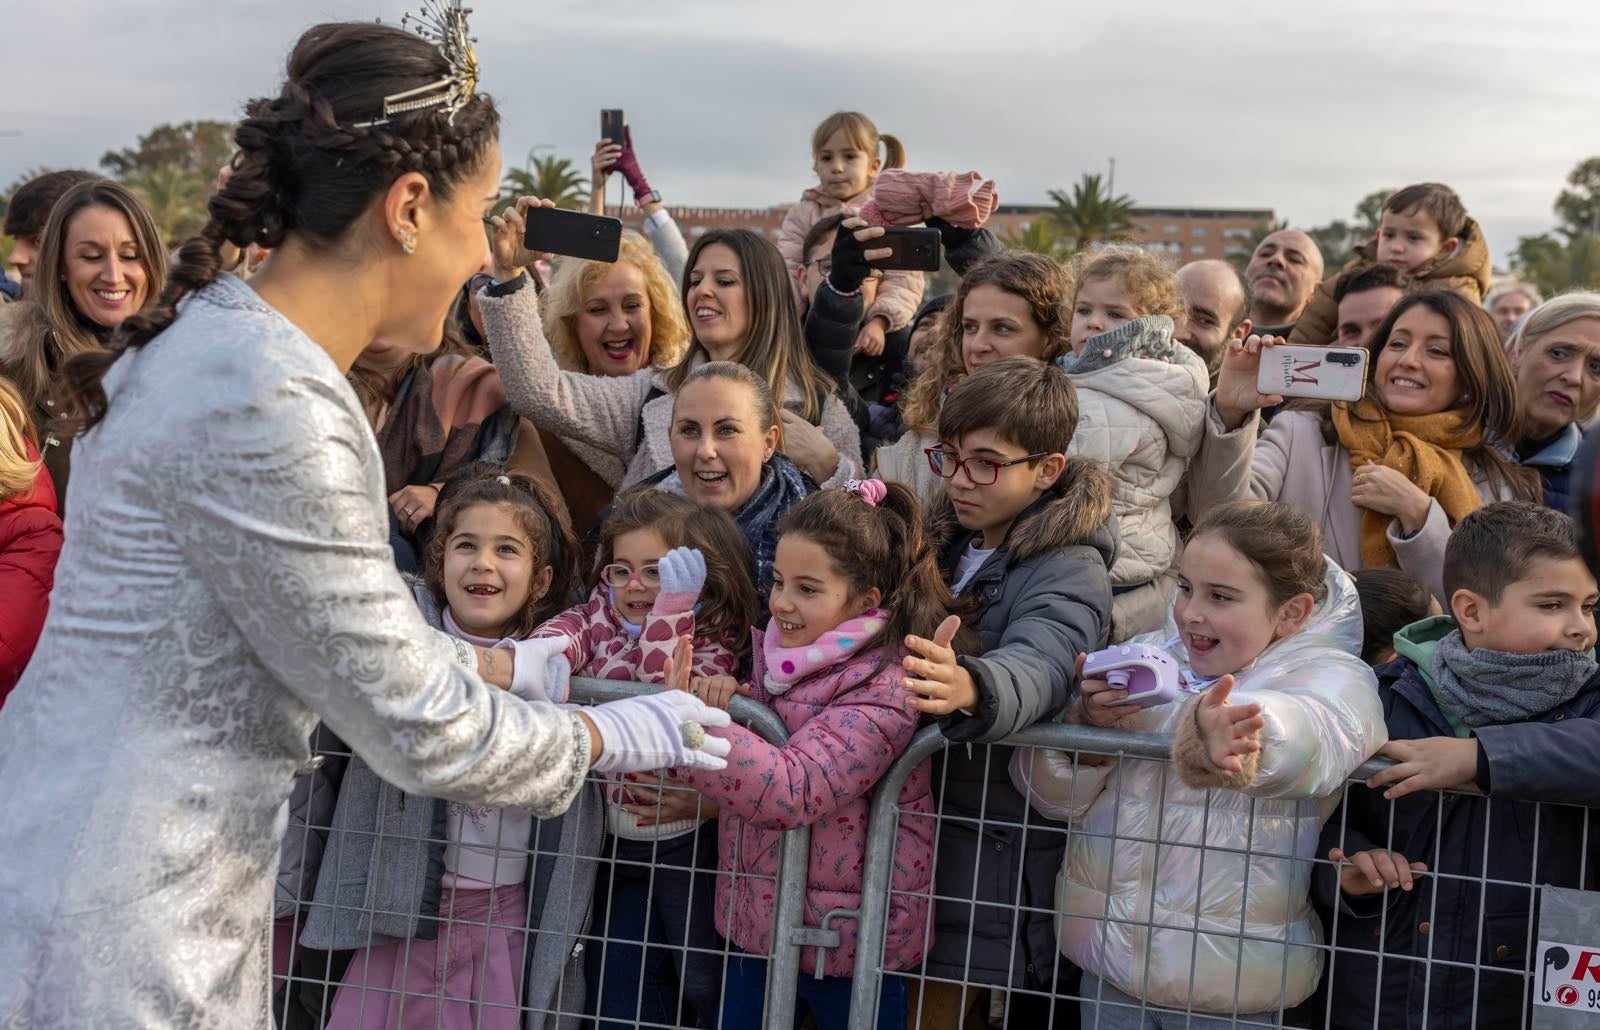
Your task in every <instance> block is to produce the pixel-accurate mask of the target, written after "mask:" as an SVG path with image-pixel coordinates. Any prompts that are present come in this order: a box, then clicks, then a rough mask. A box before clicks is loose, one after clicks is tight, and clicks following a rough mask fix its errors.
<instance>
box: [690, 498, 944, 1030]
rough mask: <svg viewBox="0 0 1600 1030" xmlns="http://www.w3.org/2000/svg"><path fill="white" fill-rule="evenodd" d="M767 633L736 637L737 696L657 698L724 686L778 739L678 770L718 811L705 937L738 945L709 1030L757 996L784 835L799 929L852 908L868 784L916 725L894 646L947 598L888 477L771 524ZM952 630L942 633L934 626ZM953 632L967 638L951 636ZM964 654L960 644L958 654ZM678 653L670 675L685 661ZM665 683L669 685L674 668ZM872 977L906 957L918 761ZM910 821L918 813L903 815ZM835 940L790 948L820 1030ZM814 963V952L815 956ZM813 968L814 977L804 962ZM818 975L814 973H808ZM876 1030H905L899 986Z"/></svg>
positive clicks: (920, 846)
mask: <svg viewBox="0 0 1600 1030" xmlns="http://www.w3.org/2000/svg"><path fill="white" fill-rule="evenodd" d="M768 605H769V608H770V610H771V612H772V621H771V622H770V623H768V625H767V630H766V632H765V633H764V634H763V633H762V632H761V631H760V630H751V634H752V636H753V638H754V639H753V643H752V650H753V652H754V657H755V674H754V677H753V678H752V681H751V683H750V684H749V685H747V686H744V687H739V686H736V685H735V684H734V682H733V680H731V679H729V678H728V677H726V676H719V677H711V678H708V679H695V680H688V679H687V678H686V677H682V678H680V679H679V681H678V682H677V683H676V684H675V683H674V681H673V679H671V678H669V679H668V685H669V686H673V685H676V686H679V687H681V688H683V689H689V690H692V691H693V692H694V693H695V694H697V695H699V696H700V697H702V698H704V699H705V700H707V701H710V702H711V703H713V704H720V705H725V704H727V699H728V698H729V697H730V696H731V695H732V694H733V693H735V692H739V693H746V694H750V695H753V696H754V697H755V698H756V699H757V700H758V701H761V702H762V703H764V704H767V705H770V706H771V707H772V709H773V710H774V711H776V712H777V713H778V715H779V716H780V717H782V719H783V721H784V723H785V724H786V725H787V727H788V729H789V741H788V743H786V744H784V745H782V746H777V745H774V744H769V743H767V742H766V741H764V740H762V739H761V738H760V737H758V736H756V735H755V734H754V733H751V732H750V731H749V730H746V729H744V728H743V727H739V726H730V727H727V728H725V729H722V730H718V731H716V733H717V734H718V735H720V736H722V737H723V738H724V739H726V740H728V741H729V742H730V743H731V744H732V745H733V751H732V753H731V754H730V755H729V757H728V768H727V769H726V770H724V771H723V772H721V773H710V774H707V773H703V772H696V771H692V770H687V771H686V770H679V771H678V773H677V775H678V778H679V779H682V780H684V781H686V782H688V783H689V784H691V785H692V786H694V787H695V788H696V789H697V790H699V791H700V793H702V794H704V795H705V796H706V797H708V798H710V799H711V800H713V801H715V802H717V803H718V804H719V805H721V806H722V815H721V827H720V829H721V843H720V847H719V849H718V854H719V860H720V861H719V865H720V868H721V875H720V876H719V877H718V880H717V910H716V923H717V930H718V931H719V932H720V933H721V934H722V935H723V936H724V937H726V938H728V940H729V941H730V942H732V943H733V945H734V946H735V947H736V948H737V949H738V952H737V953H736V954H735V955H734V957H733V958H732V960H731V961H730V962H729V963H728V969H727V973H726V975H725V978H724V981H723V1000H722V1021H721V1023H720V1025H721V1026H754V1025H756V1024H757V1023H758V1022H759V1021H760V1016H761V1013H762V1011H763V1010H764V1005H765V997H766V960H765V959H763V958H759V957H758V956H762V955H767V954H770V953H771V948H772V944H773V937H772V935H773V924H772V920H773V895H772V890H771V886H770V885H771V883H772V881H773V878H774V877H775V876H777V873H778V854H779V851H780V850H781V849H780V848H779V841H780V838H781V837H782V834H783V832H784V831H785V830H789V829H793V828H795V827H798V826H810V827H811V828H812V830H811V856H812V857H811V869H810V871H809V872H808V873H807V874H806V884H807V888H806V914H805V922H806V925H807V926H813V927H821V926H823V925H825V924H824V920H825V917H826V915H827V913H829V912H832V911H833V910H835V909H859V908H860V900H861V891H862V879H861V871H862V863H863V858H864V854H865V850H866V843H867V821H868V820H867V816H868V813H869V812H870V811H871V809H872V798H873V793H874V788H875V787H876V785H877V783H878V781H879V780H880V779H882V778H883V776H884V774H885V773H887V772H888V771H889V767H890V766H892V765H893V764H894V763H895V761H896V760H897V759H898V758H899V757H900V756H901V755H902V754H904V753H905V750H906V748H907V747H909V746H910V744H911V737H912V735H913V734H915V733H916V731H917V719H918V713H917V711H916V710H915V709H914V708H911V707H910V706H908V705H907V704H906V701H905V698H906V694H905V691H904V690H903V689H902V687H901V682H902V680H903V679H904V678H905V676H906V671H905V669H904V668H903V667H902V661H903V660H904V658H905V655H906V649H905V646H904V643H903V642H904V641H905V640H906V639H907V638H908V637H913V638H915V637H934V636H935V635H937V634H939V633H940V631H941V627H942V629H943V633H945V634H949V633H950V632H951V631H952V630H954V629H955V624H956V623H957V622H958V620H956V619H954V618H950V609H951V605H952V602H951V598H950V591H949V589H948V588H947V587H946V586H945V584H944V580H943V578H942V577H941V576H940V574H939V567H938V564H937V563H936V562H935V559H934V552H933V549H932V548H931V547H930V546H929V543H928V540H927V539H926V537H925V536H924V534H923V530H922V515H921V512H920V511H919V510H918V508H917V500H916V497H915V496H914V495H913V494H912V493H911V491H910V490H908V489H907V488H906V487H904V486H901V485H900V484H898V483H889V484H887V485H886V484H884V483H883V482H881V481H879V480H876V479H869V480H867V481H865V482H855V481H852V482H851V483H850V484H849V485H848V486H846V487H845V488H844V489H843V490H823V491H820V492H818V493H815V494H812V495H811V496H810V497H808V498H806V499H805V500H803V501H801V502H800V503H799V504H796V505H795V506H794V507H793V508H791V509H789V512H788V513H787V514H786V515H785V516H784V517H783V521H782V531H781V535H780V536H779V538H778V551H777V557H776V559H775V560H774V562H773V567H772V593H771V595H770V596H769V598H768ZM947 621H948V622H949V623H950V625H944V624H945V623H946V622H947ZM962 632H963V635H964V633H965V631H962ZM967 643H971V641H967V640H965V639H964V638H963V639H961V640H959V641H958V643H957V646H958V647H960V646H962V645H963V644H967ZM685 647H686V645H681V644H680V656H679V660H678V662H677V668H678V669H680V670H681V669H684V668H686V667H687V665H688V656H687V655H686V654H685V653H684V648H685ZM680 677H681V674H680ZM899 805H900V811H901V813H902V814H907V813H914V815H913V816H912V817H911V818H902V819H901V820H900V824H899V827H898V829H897V830H896V831H895V832H896V841H895V858H894V877H893V882H892V883H891V885H890V890H891V894H890V901H889V928H888V936H887V940H886V942H885V945H884V956H883V961H884V967H883V968H884V969H886V970H890V971H902V970H908V969H913V968H915V967H916V966H917V964H918V963H920V962H921V961H922V954H923V949H924V948H925V947H926V946H927V942H928V937H929V929H928V926H927V925H926V924H927V919H928V894H929V892H930V890H931V889H932V886H933V820H932V819H931V818H928V817H929V816H931V814H932V812H933V788H932V776H931V772H930V764H929V763H927V762H924V763H923V764H922V765H921V766H919V767H918V768H917V770H916V771H915V772H914V773H912V774H911V776H910V778H909V779H907V780H906V783H905V786H903V787H902V788H901V790H900V799H899ZM916 816H921V818H917V817H916ZM828 925H831V926H832V927H833V928H835V929H837V930H838V931H839V935H840V944H839V946H838V947H836V948H829V949H827V950H826V951H825V952H824V951H821V949H809V948H808V949H805V950H804V952H803V954H802V957H801V965H802V969H803V973H802V975H801V977H800V985H799V994H800V1001H801V1003H802V1004H801V1006H800V1007H801V1009H802V1010H809V1011H810V1013H811V1015H812V1016H813V1017H815V1019H816V1022H817V1025H818V1026H819V1027H821V1028H822V1030H833V1028H835V1027H838V1028H842V1027H843V1026H844V1025H845V1021H846V1016H847V1012H848V1009H849V1002H850V980H849V976H850V971H851V969H852V968H853V967H854V964H855V952H856V946H857V943H858V942H857V940H856V935H855V923H854V922H852V921H850V920H844V921H842V922H835V923H831V924H828ZM819 952H820V953H821V955H822V956H823V957H820V958H819ZM818 962H821V963H822V967H821V968H820V969H819V968H817V963H818ZM813 974H819V975H813ZM876 1025H878V1026H880V1027H891V1026H892V1027H896V1028H899V1027H904V1026H905V1025H906V989H905V982H904V981H903V980H902V979H900V978H899V977H893V976H891V977H886V978H885V980H884V984H883V990H882V994H881V996H880V1002H879V1007H878V1019H877V1024H876Z"/></svg>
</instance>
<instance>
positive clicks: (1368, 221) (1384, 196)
mask: <svg viewBox="0 0 1600 1030" xmlns="http://www.w3.org/2000/svg"><path fill="white" fill-rule="evenodd" d="M1393 193H1394V190H1373V191H1372V192H1371V193H1368V194H1367V195H1366V196H1364V197H1362V198H1361V200H1360V201H1359V202H1357V204H1356V224H1355V231H1356V232H1358V233H1360V234H1361V235H1362V236H1363V237H1367V238H1370V237H1373V236H1376V235H1377V234H1378V223H1379V222H1381V221H1382V220H1383V202H1384V201H1386V200H1388V199H1389V197H1390V196H1391V195H1392V194H1393Z"/></svg>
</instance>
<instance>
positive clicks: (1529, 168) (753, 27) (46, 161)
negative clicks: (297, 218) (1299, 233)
mask: <svg viewBox="0 0 1600 1030" xmlns="http://www.w3.org/2000/svg"><path fill="white" fill-rule="evenodd" d="M408 6H409V5H407V4H406V3H403V2H401V0H270V2H266V0H220V2H219V0H211V2H200V0H132V2H129V0H118V2H112V0H52V2H51V3H48V4H46V3H34V2H27V0H3V3H0V37H3V38H4V39H5V41H6V46H5V48H4V51H5V74H4V75H3V77H0V183H4V182H9V181H10V180H11V179H13V178H14V177H15V176H17V175H18V174H20V173H21V172H23V171H25V170H26V169H28V168H31V167H33V166H36V165H50V166H53V167H65V166H70V165H78V166H93V164H94V163H95V162H96V161H97V160H98V159H99V156H100V155H101V154H102V153H103V152H104V151H106V150H107V149H109V148H114V147H123V146H129V145H132V144H133V143H134V141H135V140H136V139H137V137H138V135H139V134H140V133H141V132H143V131H144V130H146V129H148V128H149V127H151V126H152V125H155V124H157V123H159V122H163V121H174V122H176V121H184V120H188V119H193V118H232V117H235V116H236V115H237V113H238V110H239V107H240V104H241V103H242V102H243V100H244V99H246V98H248V97H251V96H257V95H261V94H263V93H269V92H272V91H275V89H276V86H277V84H278V82H279V80H280V77H281V75H282V67H283V59H284V57H285V55H286V53H287V51H288V49H289V47H290V46H291V45H292V43H293V41H294V39H295V37H296V36H297V35H298V33H299V32H300V31H301V30H302V29H304V28H305V27H306V26H307V25H310V24H313V23H315V22H317V21H322V20H329V19H367V18H375V17H382V18H383V19H384V20H386V21H398V19H399V17H400V15H401V14H402V13H404V12H405V11H406V10H407V9H408ZM475 7H476V11H475V13H474V15H473V19H472V25H473V29H474V31H475V33H476V34H477V36H478V37H479V47H478V54H479V59H480V61H481V63H482V65H483V68H484V81H483V88H485V89H487V90H488V91H490V92H492V93H493V94H494V95H495V97H496V98H497V99H498V101H499V102H500V105H501V109H502V111H503V112H504V114H505V129H504V136H503V139H502V143H503V145H504V148H505V153H506V158H507V161H508V162H518V161H520V160H521V157H522V155H524V154H525V153H526V152H527V151H528V149H529V148H530V147H532V146H535V145H541V144H548V145H550V146H552V147H553V148H554V150H555V152H556V153H558V154H561V155H564V156H570V157H572V158H573V159H574V160H575V161H577V162H579V163H580V164H581V165H582V166H583V167H584V168H585V170H587V166H588V162H587V155H588V153H589V151H590V149H591V148H592V146H593V142H594V139H595V138H596V136H598V133H599V129H598V122H599V114H598V112H599V109H600V108H602V107H623V108H625V109H626V110H627V114H628V120H629V122H630V123H631V124H632V125H633V127H634V140H635V143H636V145H637V146H638V148H639V153H640V157H641V160H642V162H643V163H644V166H645V170H646V172H647V173H648V175H649V176H650V179H651V182H652V184H653V185H655V187H656V188H657V189H659V190H661V192H662V194H663V195H664V198H665V199H666V200H667V201H668V202H669V203H687V204H705V205H752V206H766V205H770V204H775V203H780V202H783V201H787V200H792V199H794V198H795V197H797V196H798V195H799V193H800V191H801V190H802V189H804V188H805V187H806V186H807V185H809V184H811V183H812V182H813V180H812V178H811V173H810V167H809V165H810V155H809V149H808V148H809V138H810V133H811V129H812V127H813V126H814V125H815V124H816V122H817V121H818V120H819V119H820V118H821V117H822V116H823V115H825V114H827V113H828V112H829V111H832V110H835V109H837V108H841V107H849V108H858V109H860V110H863V111H865V112H867V113H868V114H870V115H871V116H872V117H873V118H874V119H875V120H876V121H877V122H878V125H879V127H880V128H881V129H882V130H883V131H885V132H892V133H896V134H898V135H900V136H901V137H902V139H904V140H905V141H906V144H907V149H908V150H909V153H910V158H911V164H912V166H913V167H917V168H949V169H962V170H965V169H969V168H977V169H979V170H981V171H983V172H984V173H985V174H987V175H990V176H992V177H994V178H995V179H996V180H997V181H998V183H999V189H1000V194H1001V198H1002V200H1003V201H1006V202H1017V203H1022V202H1033V201H1042V200H1043V199H1044V196H1045V191H1046V190H1047V189H1049V188H1051V187H1056V186H1063V185H1066V184H1068V183H1070V182H1071V181H1073V180H1075V179H1076V178H1077V177H1078V175H1079V174H1080V173H1082V172H1084V171H1097V170H1103V169H1104V168H1105V167H1106V162H1107V159H1108V158H1111V157H1115V158H1116V162H1117V164H1116V188H1117V191H1118V192H1122V193H1127V194H1129V195H1131V196H1132V197H1133V198H1134V199H1135V200H1136V201H1137V202H1138V203H1140V204H1142V205H1146V206H1196V207H1202V206H1217V207H1271V208H1273V209H1274V210H1276V211H1277V212H1278V215H1279V216H1280V217H1287V218H1289V219H1290V220H1291V221H1293V222H1295V223H1297V224H1312V223H1317V222H1324V221H1327V220H1329V219H1331V218H1334V217H1348V216H1349V213H1350V208H1351V207H1352V206H1353V204H1354V202H1355V201H1356V200H1357V199H1358V198H1360V197H1361V196H1362V195H1363V194H1365V193H1367V192H1369V191H1371V190H1374V189H1382V188H1386V187H1394V186H1398V185H1402V184H1404V183H1407V182H1413V181H1420V180H1428V179H1440V180H1443V181H1445V182H1448V183H1450V184H1451V185H1453V186H1454V187H1455V188H1456V189H1457V190H1458V191H1459V192H1460V194H1461V196H1462V198H1463V200H1464V201H1465V202H1466V205H1467V209H1468V210H1469V211H1470V212H1471V213H1472V214H1473V215H1475V216H1476V217H1477V218H1478V219H1479V220H1480V221H1481V222H1482V223H1483V225H1484V228H1485V231H1486V232H1487V233H1488V236H1489V242H1490V245H1491V247H1492V248H1493V250H1494V253H1495V256H1496V261H1497V264H1499V263H1503V256H1504V254H1505V253H1506V252H1507V251H1508V250H1509V249H1510V248H1511V247H1512V246H1513V245H1514V244H1515V241H1516V237H1517V236H1518V235H1519V234H1524V233H1532V232H1538V231H1542V230H1543V229H1545V228H1546V227H1548V226H1549V225H1550V224H1551V222H1552V220H1553V216H1552V215H1551V212H1550V204H1551V201H1552V200H1553V199H1554V197H1555V194H1556V192H1557V191H1558V190H1559V189H1560V187H1561V184H1562V181H1563V179H1564V177H1565V176H1566V174H1567V172H1568V171H1569V170H1570V169H1571V167H1572V166H1573V165H1574V164H1576V163H1577V162H1578V161H1579V160H1581V159H1583V158H1585V157H1588V156H1590V155H1594V154H1600V117H1597V114H1600V112H1597V103H1596V102H1597V100H1600V60H1597V57H1600V4H1596V3H1593V2H1592V0H1534V2H1521V3H1510V2H1506V0H1492V2H1485V0H1452V2H1443V0H1402V2H1399V3H1394V2H1375V0H1359V2H1351V0H1336V2H1335V0H1302V2H1298V3H1279V4H1270V5H1269V4H1265V3H1259V2H1258V3H1248V2H1244V0H1164V2H1155V0H1116V2H1106V3H1100V4H1095V5H1090V4H1086V3H1082V2H1079V0H1072V2H1069V3H1048V2H1044V0H1034V2H1022V0H981V2H973V0H960V2H952V0H920V2H919V0H868V2H858V3H850V4H840V3H828V4H801V3H796V2H792V0H791V2H784V3H768V2H765V0H585V2H568V0H515V2H513V0H476V4H475ZM14 133H20V135H17V134H14ZM614 188H615V187H614ZM613 196H615V194H613Z"/></svg>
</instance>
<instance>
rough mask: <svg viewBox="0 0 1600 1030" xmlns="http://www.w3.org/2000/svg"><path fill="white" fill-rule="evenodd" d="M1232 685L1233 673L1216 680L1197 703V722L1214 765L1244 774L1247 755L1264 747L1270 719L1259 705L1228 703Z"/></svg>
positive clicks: (1209, 757) (1207, 753) (1208, 755)
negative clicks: (1263, 736) (1264, 735)
mask: <svg viewBox="0 0 1600 1030" xmlns="http://www.w3.org/2000/svg"><path fill="white" fill-rule="evenodd" d="M1233 686H1234V679H1233V677H1232V676H1224V677H1222V678H1221V679H1219V680H1217V682H1215V683H1213V684H1212V685H1211V689H1210V690H1207V691H1206V692H1205V694H1204V695H1202V696H1201V698H1200V700H1199V701H1198V702H1197V703H1196V704H1195V709H1194V722H1195V726H1196V727H1197V728H1198V729H1199V730H1200V740H1201V742H1202V743H1203V744H1204V745H1205V749H1206V757H1207V758H1208V759H1210V761H1211V764H1212V765H1214V766H1216V767H1217V768H1218V769H1222V770H1224V771H1225V772H1232V773H1242V772H1244V756H1245V755H1249V754H1254V753H1256V752H1258V751H1260V750H1261V731H1262V730H1263V729H1266V726H1267V720H1266V717H1265V716H1263V715H1262V714H1261V706H1260V705H1258V704H1248V705H1234V704H1229V703H1228V696H1229V695H1230V694H1232V693H1233Z"/></svg>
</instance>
